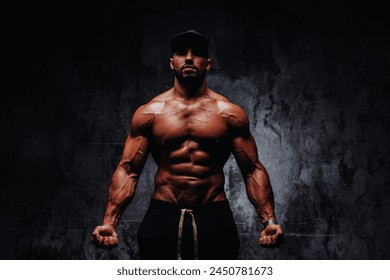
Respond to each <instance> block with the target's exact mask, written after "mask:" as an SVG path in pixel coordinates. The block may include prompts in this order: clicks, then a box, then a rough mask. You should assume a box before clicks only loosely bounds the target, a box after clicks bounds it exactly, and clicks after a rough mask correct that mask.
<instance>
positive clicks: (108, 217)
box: [103, 165, 139, 227]
mask: <svg viewBox="0 0 390 280" xmlns="http://www.w3.org/2000/svg"><path fill="white" fill-rule="evenodd" d="M138 178H139V174H135V173H132V172H130V171H128V170H126V168H124V167H123V166H122V165H119V167H118V168H117V169H116V171H115V172H114V174H113V176H112V180H111V184H110V187H109V191H108V198H107V205H106V212H105V215H104V218H103V224H109V225H111V226H114V227H115V226H116V224H117V223H118V221H119V219H120V217H121V216H122V213H123V211H124V210H125V208H126V207H127V205H128V204H129V203H130V201H131V200H132V198H133V196H134V192H135V188H136V186H137V183H138Z"/></svg>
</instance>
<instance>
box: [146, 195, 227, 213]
mask: <svg viewBox="0 0 390 280" xmlns="http://www.w3.org/2000/svg"><path fill="white" fill-rule="evenodd" d="M183 208H185V209H191V210H192V212H193V213H197V214H202V213H205V214H214V213H219V212H226V211H231V209H230V204H229V201H228V200H227V199H224V200H220V201H215V202H210V203H206V204H201V205H181V204H175V203H171V202H167V201H163V200H159V199H155V198H152V199H151V200H150V205H149V209H156V210H158V211H160V213H161V212H163V213H167V214H170V213H176V214H177V213H180V211H181V209H183Z"/></svg>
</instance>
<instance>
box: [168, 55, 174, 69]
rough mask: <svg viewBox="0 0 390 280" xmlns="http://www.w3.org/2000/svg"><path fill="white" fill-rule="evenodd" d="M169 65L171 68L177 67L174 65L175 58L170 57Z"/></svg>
mask: <svg viewBox="0 0 390 280" xmlns="http://www.w3.org/2000/svg"><path fill="white" fill-rule="evenodd" d="M169 67H171V70H173V69H175V67H173V59H172V57H171V58H170V59H169Z"/></svg>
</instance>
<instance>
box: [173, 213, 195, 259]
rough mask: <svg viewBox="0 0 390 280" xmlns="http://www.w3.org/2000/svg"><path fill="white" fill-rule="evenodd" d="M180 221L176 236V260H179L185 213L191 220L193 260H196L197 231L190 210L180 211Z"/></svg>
mask: <svg viewBox="0 0 390 280" xmlns="http://www.w3.org/2000/svg"><path fill="white" fill-rule="evenodd" d="M180 211H181V215H180V221H179V230H178V235H177V259H178V260H181V243H182V239H183V224H184V216H185V214H186V213H188V214H190V215H191V219H192V232H193V235H194V259H195V260H197V259H198V230H197V227H196V222H195V216H194V213H193V211H192V210H191V209H181V210H180Z"/></svg>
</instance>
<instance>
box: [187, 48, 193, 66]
mask: <svg viewBox="0 0 390 280" xmlns="http://www.w3.org/2000/svg"><path fill="white" fill-rule="evenodd" d="M193 62H194V56H193V54H192V51H191V50H188V51H187V55H186V61H185V63H186V64H192V63H193Z"/></svg>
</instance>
